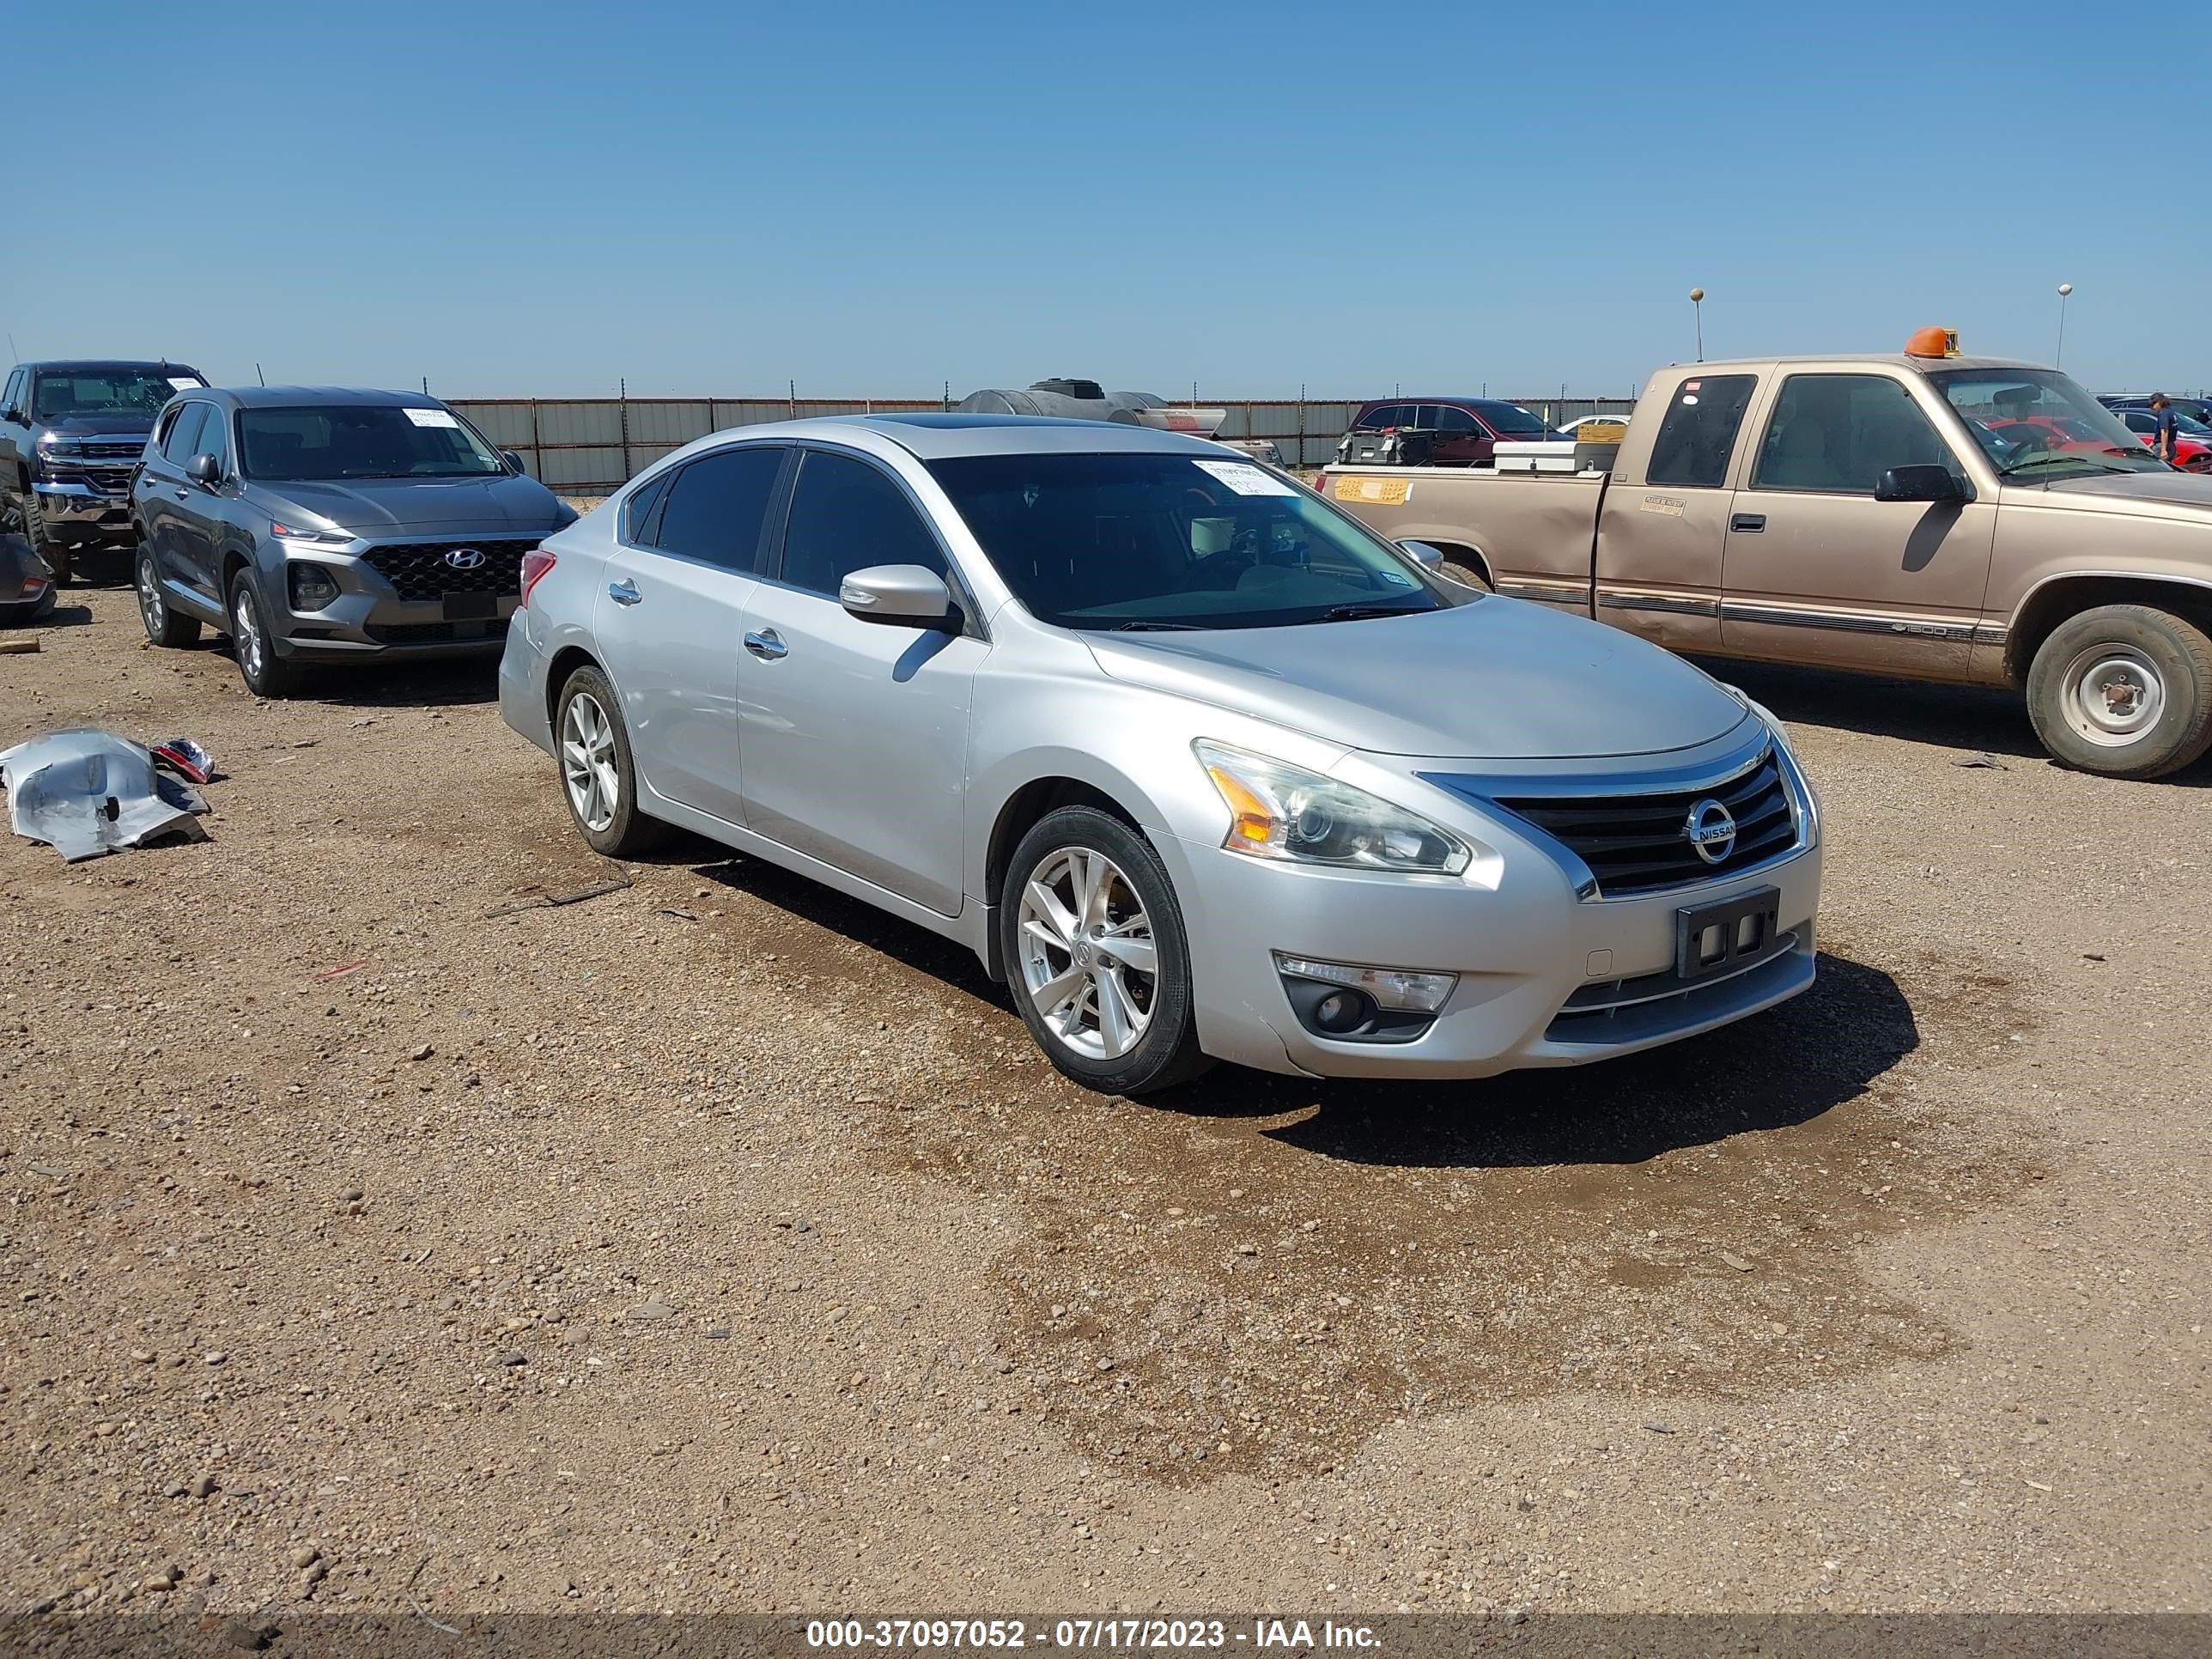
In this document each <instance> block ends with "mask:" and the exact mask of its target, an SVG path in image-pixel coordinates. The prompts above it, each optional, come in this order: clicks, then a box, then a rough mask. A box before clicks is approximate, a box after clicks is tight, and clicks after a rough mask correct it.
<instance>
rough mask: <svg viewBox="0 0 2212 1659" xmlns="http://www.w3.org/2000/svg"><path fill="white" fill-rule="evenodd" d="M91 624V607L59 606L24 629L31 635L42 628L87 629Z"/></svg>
mask: <svg viewBox="0 0 2212 1659" xmlns="http://www.w3.org/2000/svg"><path fill="white" fill-rule="evenodd" d="M91 622H92V607H91V606H90V605H61V604H57V605H55V606H54V608H53V609H52V610H51V611H47V612H46V615H45V616H43V617H35V618H33V620H32V621H29V622H27V623H23V624H22V628H23V630H24V631H25V632H26V633H29V632H32V631H33V630H35V629H41V628H85V627H88V626H90V624H91Z"/></svg>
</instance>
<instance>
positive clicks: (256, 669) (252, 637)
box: [230, 586, 269, 684]
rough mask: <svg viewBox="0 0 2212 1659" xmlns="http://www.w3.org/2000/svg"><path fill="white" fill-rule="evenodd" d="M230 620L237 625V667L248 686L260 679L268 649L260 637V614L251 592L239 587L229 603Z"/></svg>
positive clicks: (246, 588) (247, 588)
mask: <svg viewBox="0 0 2212 1659" xmlns="http://www.w3.org/2000/svg"><path fill="white" fill-rule="evenodd" d="M230 615H231V620H232V621H234V623H237V624H238V630H237V646H238V665H239V667H240V669H241V670H243V671H244V672H245V675H246V680H247V682H248V683H249V684H250V683H252V681H254V680H258V679H259V678H261V668H262V665H263V664H264V662H265V661H267V660H268V650H269V647H268V644H267V642H266V641H264V640H263V639H262V637H261V613H260V611H258V609H256V608H255V605H254V603H253V590H252V588H250V587H246V586H240V588H239V590H238V594H237V597H236V598H234V599H232V600H231V602H230Z"/></svg>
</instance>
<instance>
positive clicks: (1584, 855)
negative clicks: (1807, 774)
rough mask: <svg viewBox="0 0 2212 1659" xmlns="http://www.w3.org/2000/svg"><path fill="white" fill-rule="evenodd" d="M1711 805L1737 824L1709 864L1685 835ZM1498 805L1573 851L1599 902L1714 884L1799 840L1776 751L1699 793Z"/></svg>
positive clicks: (1529, 799)
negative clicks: (1697, 812) (1699, 810)
mask: <svg viewBox="0 0 2212 1659" xmlns="http://www.w3.org/2000/svg"><path fill="white" fill-rule="evenodd" d="M1705 800H1717V801H1718V802H1720V804H1721V805H1723V806H1725V807H1727V808H1728V811H1729V817H1732V818H1734V819H1735V842H1734V843H1733V844H1732V845H1731V846H1730V847H1729V850H1728V853H1727V855H1726V856H1725V857H1723V858H1721V859H1719V860H1715V861H1713V862H1711V863H1708V862H1707V861H1706V860H1705V859H1704V858H1702V857H1700V856H1699V853H1698V850H1697V848H1695V847H1693V846H1692V845H1691V842H1690V839H1689V836H1688V835H1687V834H1686V829H1687V826H1688V824H1689V820H1690V810H1691V808H1692V807H1693V806H1695V805H1698V803H1699V802H1700V801H1705ZM1498 805H1500V806H1503V807H1504V808H1505V809H1506V810H1507V811H1510V812H1512V813H1515V814H1516V816H1518V817H1522V818H1525V819H1527V820H1528V822H1529V823H1533V824H1534V825H1535V826H1536V827H1537V828H1538V829H1541V830H1543V831H1544V832H1545V833H1546V834H1547V835H1549V836H1552V837H1553V839H1554V840H1556V841H1558V842H1560V844H1561V845H1563V846H1565V847H1566V848H1568V849H1569V850H1570V851H1571V852H1572V853H1573V854H1575V856H1576V857H1577V858H1578V859H1580V860H1582V861H1583V863H1584V864H1585V865H1587V866H1589V872H1590V873H1591V874H1592V875H1593V876H1595V878H1597V886H1598V891H1599V892H1600V893H1601V895H1605V896H1611V897H1616V898H1617V897H1620V896H1623V895H1626V894H1632V893H1651V892H1657V891H1659V890H1662V889H1664V888H1668V887H1681V886H1686V885H1689V884H1692V883H1693V882H1700V881H1717V880H1719V879H1721V878H1723V877H1726V876H1729V875H1733V874H1734V873H1735V872H1737V871H1739V870H1743V869H1748V868H1749V867H1750V866H1753V865H1755V864H1763V863H1765V861H1766V860H1768V859H1771V858H1772V857H1774V856H1775V855H1776V854H1779V853H1783V852H1785V851H1787V850H1788V849H1789V848H1790V846H1791V844H1792V843H1793V842H1796V839H1797V823H1796V814H1795V813H1793V812H1792V811H1790V794H1789V790H1788V787H1787V786H1786V785H1785V784H1784V781H1783V778H1782V771H1781V768H1780V766H1779V765H1778V763H1777V762H1776V760H1775V757H1774V751H1773V750H1771V749H1770V750H1765V752H1764V753H1762V754H1761V755H1760V756H1759V758H1758V759H1757V760H1755V761H1753V763H1751V765H1750V766H1749V767H1747V768H1746V769H1744V770H1743V771H1741V772H1739V773H1737V774H1736V775H1735V776H1734V777H1733V778H1729V779H1728V780H1726V781H1723V782H1721V783H1718V784H1715V785H1714V786H1712V787H1710V788H1705V789H1682V790H1673V791H1669V792H1668V793H1664V794H1639V795H1565V796H1541V795H1531V796H1510V797H1506V796H1501V797H1499V798H1498Z"/></svg>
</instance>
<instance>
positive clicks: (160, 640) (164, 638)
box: [136, 547, 200, 649]
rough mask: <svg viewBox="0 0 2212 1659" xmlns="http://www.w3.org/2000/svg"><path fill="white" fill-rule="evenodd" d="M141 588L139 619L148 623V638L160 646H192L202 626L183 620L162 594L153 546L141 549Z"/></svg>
mask: <svg viewBox="0 0 2212 1659" xmlns="http://www.w3.org/2000/svg"><path fill="white" fill-rule="evenodd" d="M136 580H137V588H138V620H139V621H140V622H142V623H145V624H146V637H147V638H148V639H149V640H151V641H153V642H154V643H155V644H156V645H161V646H167V647H170V648H171V649H175V648H176V647H179V646H185V645H190V644H191V643H192V642H193V641H195V640H197V639H198V638H199V636H200V625H199V623H198V622H197V621H196V620H195V619H194V618H192V617H180V616H179V615H178V614H177V613H176V612H175V611H172V610H171V609H170V608H169V601H168V598H167V595H166V594H164V593H163V592H161V573H160V572H159V571H157V570H155V568H154V550H153V549H151V548H149V547H142V548H140V549H139V550H138V565H137V573H136Z"/></svg>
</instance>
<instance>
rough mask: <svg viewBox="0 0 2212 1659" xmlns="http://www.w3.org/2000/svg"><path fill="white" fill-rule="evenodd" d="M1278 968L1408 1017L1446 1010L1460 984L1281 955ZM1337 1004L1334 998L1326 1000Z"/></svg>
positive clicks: (1454, 978)
mask: <svg viewBox="0 0 2212 1659" xmlns="http://www.w3.org/2000/svg"><path fill="white" fill-rule="evenodd" d="M1275 966H1276V967H1277V968H1279V969H1281V970H1282V971H1283V972H1284V973H1285V974H1295V975H1297V976H1298V977H1299V978H1300V979H1317V980H1321V981H1323V982H1324V983H1327V984H1329V985H1340V986H1343V987H1345V988H1346V990H1350V991H1357V992H1359V993H1361V994H1363V995H1364V997H1365V998H1366V999H1367V1000H1370V1001H1372V1002H1373V1003H1374V1005H1375V1006H1376V1007H1379V1008H1388V1009H1390V1010H1392V1011H1394V1012H1407V1013H1421V1014H1433V1013H1434V1012H1437V1009H1439V1008H1441V1007H1443V1006H1444V999H1445V998H1447V997H1449V996H1450V995H1451V994H1452V987H1453V986H1455V985H1456V984H1458V983H1459V975H1457V974H1423V973H1415V972H1413V971H1411V970H1409V969H1403V968H1358V967H1353V966H1351V965H1350V964H1348V963H1340V962H1315V961H1312V960H1310V959H1309V958H1307V957H1286V956H1285V955H1283V954H1282V953H1281V952H1280V951H1277V952H1276V954H1275ZM1334 1000H1335V999H1334V998H1333V997H1332V998H1329V999H1327V1001H1334ZM1323 1006H1326V1002H1325V1003H1324V1005H1323Z"/></svg>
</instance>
